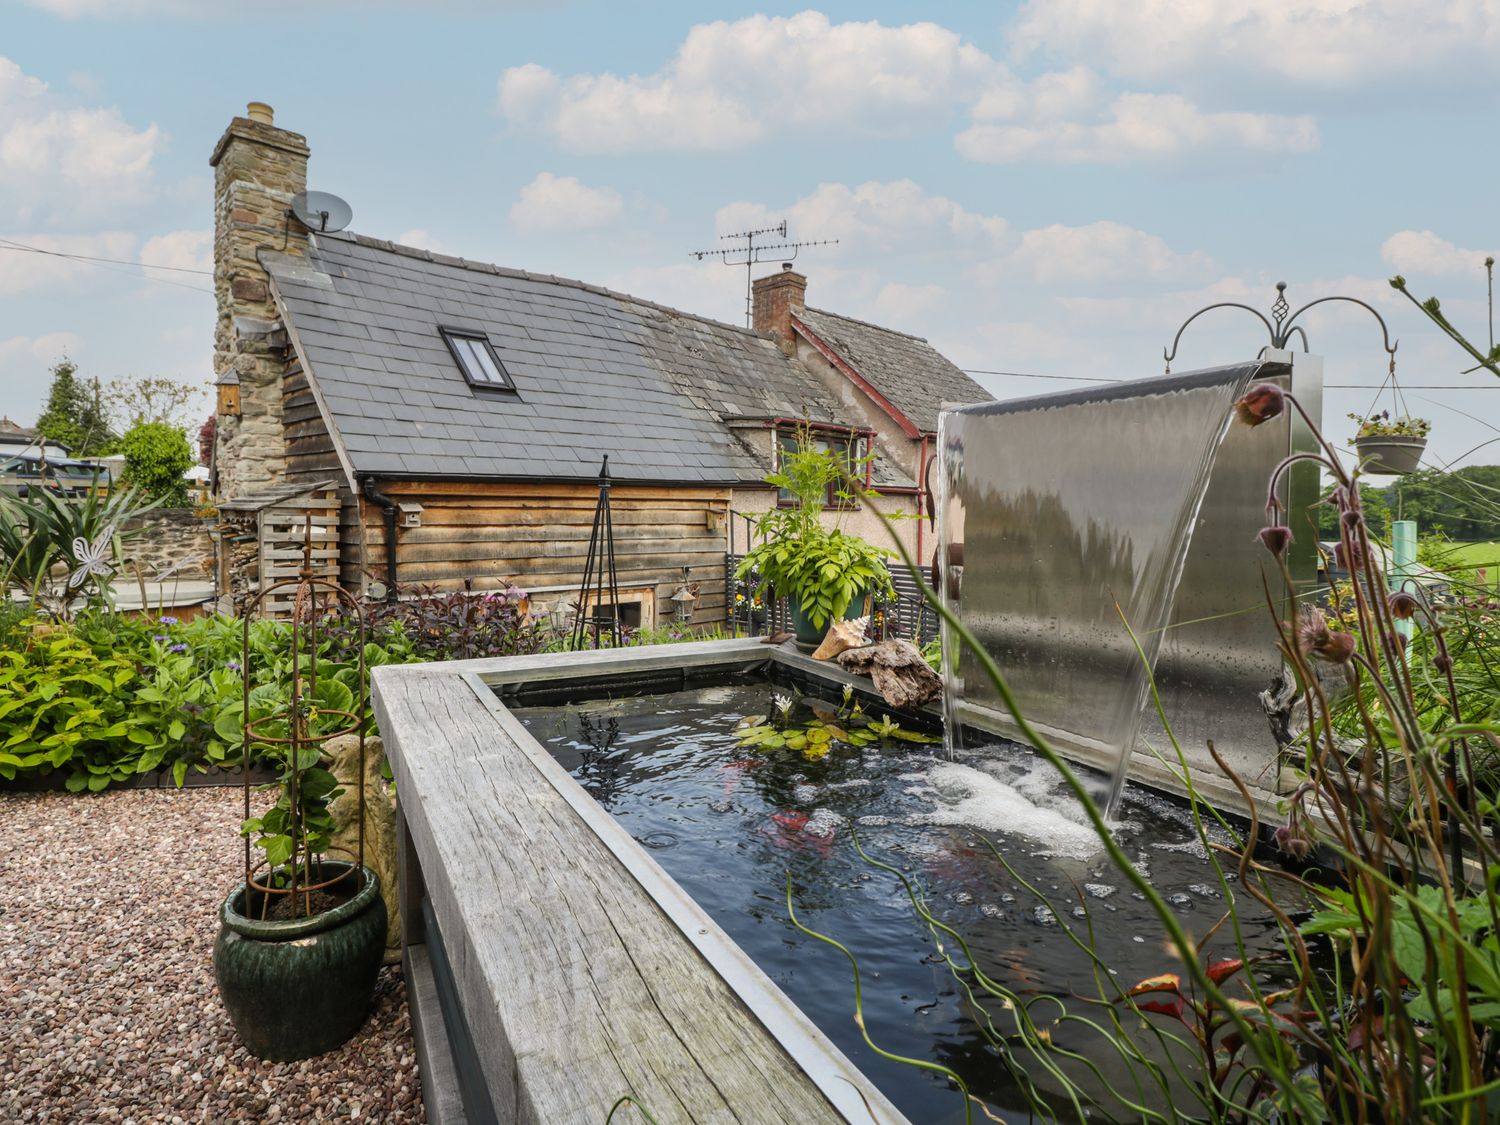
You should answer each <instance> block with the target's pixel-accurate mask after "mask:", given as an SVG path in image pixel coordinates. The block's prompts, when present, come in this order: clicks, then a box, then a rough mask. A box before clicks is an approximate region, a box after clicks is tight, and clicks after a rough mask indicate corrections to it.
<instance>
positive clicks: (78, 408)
mask: <svg viewBox="0 0 1500 1125" xmlns="http://www.w3.org/2000/svg"><path fill="white" fill-rule="evenodd" d="M83 403H84V388H83V380H82V379H80V378H78V368H77V367H76V366H74V364H73V363H71V362H70V361H68V360H66V359H64V360H61V361H59V362H58V363H57V365H56V366H55V367H53V368H52V386H51V388H50V389H49V390H48V391H47V405H46V408H45V409H43V410H42V416H41V417H40V418H38V419H37V423H36V432H37V433H38V434H40V435H41V436H42V437H44V438H46V439H47V440H48V441H53V442H57V443H58V444H59V445H66V446H67V447H68V448H69V449H76V448H77V447H78V446H79V445H80V444H81V442H82V438H83V427H82V424H81V423H82V418H83Z"/></svg>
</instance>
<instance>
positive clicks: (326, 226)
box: [291, 191, 354, 234]
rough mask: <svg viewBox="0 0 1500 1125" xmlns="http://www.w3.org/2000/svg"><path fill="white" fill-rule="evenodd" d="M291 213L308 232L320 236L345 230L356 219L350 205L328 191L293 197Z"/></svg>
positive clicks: (307, 192)
mask: <svg viewBox="0 0 1500 1125" xmlns="http://www.w3.org/2000/svg"><path fill="white" fill-rule="evenodd" d="M291 213H292V215H293V217H294V218H296V220H297V221H298V222H299V223H301V224H302V225H303V226H305V227H306V228H307V229H308V230H311V231H317V232H319V233H320V234H326V233H328V232H329V231H336V230H343V229H344V228H345V227H347V226H348V225H349V223H350V221H351V220H352V219H353V218H354V211H353V209H352V208H351V207H350V206H349V204H347V203H345V202H344V201H343V200H342V199H340V198H339V197H338V196H336V195H333V194H331V193H329V192H326V191H304V192H302V193H300V194H298V195H294V196H292V207H291Z"/></svg>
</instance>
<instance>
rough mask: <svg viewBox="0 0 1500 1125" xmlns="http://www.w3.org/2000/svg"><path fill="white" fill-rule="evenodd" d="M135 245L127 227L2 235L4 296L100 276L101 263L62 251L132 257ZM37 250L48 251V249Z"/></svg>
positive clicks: (0, 256)
mask: <svg viewBox="0 0 1500 1125" xmlns="http://www.w3.org/2000/svg"><path fill="white" fill-rule="evenodd" d="M5 244H10V245H9V246H7V245H5ZM16 245H21V246H28V247H32V248H33V249H32V250H19V249H15V248H14V247H15V246H16ZM134 249H135V235H133V234H130V233H129V232H127V231H105V232H103V233H100V234H73V235H50V234H22V235H5V236H0V261H3V262H4V266H5V268H4V269H3V270H0V296H5V297H13V296H15V295H16V294H18V293H26V292H29V291H30V290H33V289H45V288H48V287H50V286H56V285H67V284H72V285H75V286H76V285H77V284H78V283H80V282H82V281H84V280H85V279H93V278H96V277H97V276H98V275H99V274H100V273H101V272H102V268H101V267H100V266H99V265H98V264H95V263H91V262H80V261H76V260H74V259H72V258H64V257H60V256H59V255H62V254H80V255H85V256H87V257H91V258H115V259H120V260H126V261H129V260H131V259H132V252H133V251H134ZM35 251H46V253H37V252H35ZM112 268H114V267H112ZM118 268H122V269H125V268H128V267H118ZM130 272H134V271H130Z"/></svg>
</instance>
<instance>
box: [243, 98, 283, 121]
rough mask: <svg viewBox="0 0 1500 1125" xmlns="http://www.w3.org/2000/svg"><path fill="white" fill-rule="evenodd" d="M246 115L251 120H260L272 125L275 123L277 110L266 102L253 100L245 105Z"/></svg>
mask: <svg viewBox="0 0 1500 1125" xmlns="http://www.w3.org/2000/svg"><path fill="white" fill-rule="evenodd" d="M245 116H246V117H248V118H249V119H250V120H251V121H259V122H260V123H261V124H262V125H270V124H272V123H273V119H274V118H275V116H276V111H275V110H273V109H272V108H271V107H270V106H269V105H267V104H266V103H265V102H251V103H250V104H249V105H247V106H246V107H245Z"/></svg>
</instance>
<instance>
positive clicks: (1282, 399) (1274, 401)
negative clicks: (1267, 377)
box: [1234, 383, 1286, 426]
mask: <svg viewBox="0 0 1500 1125" xmlns="http://www.w3.org/2000/svg"><path fill="white" fill-rule="evenodd" d="M1285 409H1286V392H1284V391H1283V390H1282V389H1281V388H1280V387H1278V386H1277V385H1276V384H1275V383H1257V384H1256V385H1255V386H1253V387H1251V388H1250V389H1249V390H1248V391H1246V392H1245V396H1244V397H1243V398H1242V399H1240V400H1239V402H1237V403H1235V404H1234V412H1235V413H1236V414H1238V415H1239V418H1240V421H1241V422H1243V423H1245V425H1247V426H1258V425H1260V424H1261V423H1262V422H1269V421H1270V420H1271V419H1272V418H1274V417H1276V416H1277V415H1278V414H1280V413H1281V412H1282V411H1283V410H1285Z"/></svg>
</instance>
